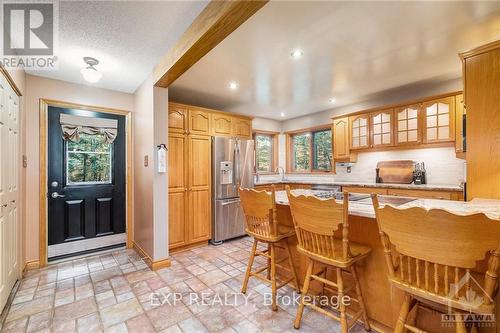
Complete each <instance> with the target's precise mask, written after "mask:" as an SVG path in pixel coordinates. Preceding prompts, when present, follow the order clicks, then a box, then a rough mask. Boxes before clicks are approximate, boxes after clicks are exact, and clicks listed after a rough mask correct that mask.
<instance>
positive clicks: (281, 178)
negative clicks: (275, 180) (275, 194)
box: [274, 166, 285, 181]
mask: <svg viewBox="0 0 500 333" xmlns="http://www.w3.org/2000/svg"><path fill="white" fill-rule="evenodd" d="M274 172H278V173H279V175H280V181H284V180H285V169H283V167H281V166H279V167H276V169H274Z"/></svg>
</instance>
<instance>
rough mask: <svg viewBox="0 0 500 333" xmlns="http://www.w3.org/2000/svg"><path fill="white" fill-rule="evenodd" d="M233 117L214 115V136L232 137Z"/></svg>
mask: <svg viewBox="0 0 500 333" xmlns="http://www.w3.org/2000/svg"><path fill="white" fill-rule="evenodd" d="M232 122H233V117H231V116H227V115H223V114H218V113H214V114H212V128H213V130H212V135H215V136H221V135H223V136H224V135H227V136H229V135H231V129H232Z"/></svg>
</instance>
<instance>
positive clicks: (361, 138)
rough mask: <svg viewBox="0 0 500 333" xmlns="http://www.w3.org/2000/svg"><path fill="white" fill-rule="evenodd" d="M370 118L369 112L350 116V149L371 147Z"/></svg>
mask: <svg viewBox="0 0 500 333" xmlns="http://www.w3.org/2000/svg"><path fill="white" fill-rule="evenodd" d="M369 118H370V116H369V114H359V115H355V116H350V117H349V128H350V137H349V141H350V149H363V148H369V147H370V142H369V141H370V140H369V133H370V127H369Z"/></svg>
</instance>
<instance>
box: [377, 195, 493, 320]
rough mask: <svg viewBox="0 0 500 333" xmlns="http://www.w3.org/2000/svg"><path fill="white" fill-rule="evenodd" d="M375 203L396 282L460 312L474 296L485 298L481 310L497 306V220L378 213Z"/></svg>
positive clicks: (418, 211) (411, 211) (410, 211)
mask: <svg viewBox="0 0 500 333" xmlns="http://www.w3.org/2000/svg"><path fill="white" fill-rule="evenodd" d="M372 201H373V205H374V208H375V215H376V218H377V223H378V227H379V231H380V237H381V241H382V244H383V247H384V252H385V257H386V264H387V267H388V270H389V278H390V280H391V281H392V282H396V283H397V284H399V285H402V286H408V287H411V288H410V289H411V290H415V291H416V292H417V293H419V295H420V296H422V295H428V296H429V298H430V299H431V300H434V301H438V302H440V303H445V301H447V302H448V304H451V305H453V306H454V307H458V308H462V309H464V308H467V307H468V306H467V305H466V303H467V301H473V300H470V299H469V300H468V296H470V295H471V291H474V293H475V295H477V296H478V297H482V298H483V301H482V305H485V306H486V305H489V304H491V303H493V302H494V301H493V299H494V295H495V293H496V290H497V287H498V286H497V279H498V270H499V264H500V261H499V260H500V221H499V220H493V219H490V218H488V217H487V216H486V215H484V214H482V213H481V214H472V215H456V214H453V213H451V212H448V211H446V210H441V209H431V210H426V209H423V208H420V207H413V208H407V209H398V208H394V207H392V206H389V205H385V206H384V207H383V208H380V205H379V201H378V197H377V195H376V194H372ZM483 260H487V261H488V264H487V271H486V273H485V274H484V278H482V279H481V281H477V279H474V276H473V274H472V273H473V272H474V271H475V270H477V264H478V262H480V261H483ZM469 305H470V306H472V305H473V304H472V303H471V304H469ZM476 305H478V304H476ZM468 310H471V309H470V308H468Z"/></svg>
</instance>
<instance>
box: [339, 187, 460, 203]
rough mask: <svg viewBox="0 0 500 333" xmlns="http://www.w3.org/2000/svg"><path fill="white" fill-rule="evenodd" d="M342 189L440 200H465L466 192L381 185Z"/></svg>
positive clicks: (343, 189)
mask: <svg viewBox="0 0 500 333" xmlns="http://www.w3.org/2000/svg"><path fill="white" fill-rule="evenodd" d="M342 191H347V192H353V193H367V194H371V193H376V194H380V195H395V196H401V197H414V198H425V199H439V200H458V201H462V200H464V194H463V192H460V191H439V190H418V189H416V190H414V189H397V188H379V187H357V186H342Z"/></svg>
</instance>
